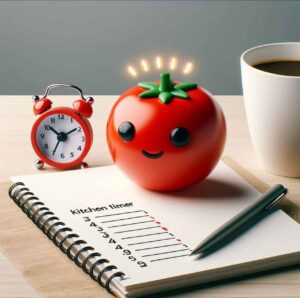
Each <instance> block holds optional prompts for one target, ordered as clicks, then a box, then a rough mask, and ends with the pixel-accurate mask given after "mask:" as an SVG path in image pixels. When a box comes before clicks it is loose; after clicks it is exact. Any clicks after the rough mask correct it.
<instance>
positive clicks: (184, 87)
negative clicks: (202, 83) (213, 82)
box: [174, 83, 197, 91]
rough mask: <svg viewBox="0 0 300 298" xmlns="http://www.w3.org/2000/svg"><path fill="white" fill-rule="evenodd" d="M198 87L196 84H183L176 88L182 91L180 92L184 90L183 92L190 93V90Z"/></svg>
mask: <svg viewBox="0 0 300 298" xmlns="http://www.w3.org/2000/svg"><path fill="white" fill-rule="evenodd" d="M196 87H197V84H196V83H181V84H178V85H175V86H174V88H175V89H177V90H178V89H180V90H183V91H189V90H192V89H194V88H196Z"/></svg>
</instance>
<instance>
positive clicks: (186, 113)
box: [106, 73, 226, 191]
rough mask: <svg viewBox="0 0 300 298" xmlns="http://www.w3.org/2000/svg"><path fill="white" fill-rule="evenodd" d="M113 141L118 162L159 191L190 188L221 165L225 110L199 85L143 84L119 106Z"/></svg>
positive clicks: (110, 129) (111, 123)
mask: <svg viewBox="0 0 300 298" xmlns="http://www.w3.org/2000/svg"><path fill="white" fill-rule="evenodd" d="M106 136H107V143H108V147H109V150H110V153H111V155H112V157H113V160H114V162H115V164H116V165H117V166H118V167H119V168H120V169H121V170H122V171H123V172H124V173H125V174H126V175H127V176H128V177H129V178H131V179H132V180H133V181H135V182H136V183H137V184H139V185H140V186H142V187H144V188H147V189H150V190H155V191H172V190H178V189H182V188H187V187H190V186H192V185H194V184H196V183H198V182H200V181H202V180H204V179H205V178H206V177H207V176H208V175H209V174H210V172H211V171H212V170H213V169H214V167H215V166H216V164H217V163H218V161H219V159H220V157H221V154H222V152H223V148H224V145H225V140H226V125H225V118H224V114H223V112H222V110H221V108H220V106H219V105H218V104H217V103H216V102H215V100H214V99H213V98H212V96H211V95H210V94H208V92H206V91H205V90H204V89H202V88H200V87H198V86H197V84H195V83H177V82H174V81H173V80H171V77H170V74H169V73H162V74H161V76H160V82H141V83H138V85H137V86H134V87H132V88H130V89H128V90H127V91H126V92H125V93H124V94H123V95H121V96H120V98H119V99H118V100H117V102H116V103H115V105H114V106H113V108H112V110H111V113H110V116H109V118H108V122H107V131H106Z"/></svg>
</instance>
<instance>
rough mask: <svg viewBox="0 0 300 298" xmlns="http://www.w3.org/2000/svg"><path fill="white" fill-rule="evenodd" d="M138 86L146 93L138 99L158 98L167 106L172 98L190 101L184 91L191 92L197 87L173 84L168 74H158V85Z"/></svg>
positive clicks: (144, 83)
mask: <svg viewBox="0 0 300 298" xmlns="http://www.w3.org/2000/svg"><path fill="white" fill-rule="evenodd" d="M138 85H139V86H140V87H142V88H144V89H146V91H144V92H142V93H141V94H140V95H139V97H140V98H155V97H158V98H159V100H160V101H161V102H162V103H163V104H168V103H169V102H171V101H172V99H173V98H174V97H176V98H182V99H190V97H189V95H188V93H187V92H186V91H190V90H193V89H195V88H196V87H197V84H195V83H181V84H177V85H176V84H174V83H173V82H172V80H171V76H170V74H169V73H166V72H164V73H161V74H160V84H159V85H158V84H156V83H154V82H140V83H138Z"/></svg>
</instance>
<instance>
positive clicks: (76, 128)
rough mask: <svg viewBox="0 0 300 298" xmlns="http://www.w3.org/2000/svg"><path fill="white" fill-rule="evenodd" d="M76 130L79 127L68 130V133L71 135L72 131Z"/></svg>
mask: <svg viewBox="0 0 300 298" xmlns="http://www.w3.org/2000/svg"><path fill="white" fill-rule="evenodd" d="M76 130H77V128H73V129H72V130H70V131H69V132H67V133H66V135H69V134H70V133H72V132H74V131H76Z"/></svg>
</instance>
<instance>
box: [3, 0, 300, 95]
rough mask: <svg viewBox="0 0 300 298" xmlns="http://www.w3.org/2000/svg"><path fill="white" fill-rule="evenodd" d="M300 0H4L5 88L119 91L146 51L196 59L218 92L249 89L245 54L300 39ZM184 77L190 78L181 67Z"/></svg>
mask: <svg viewBox="0 0 300 298" xmlns="http://www.w3.org/2000/svg"><path fill="white" fill-rule="evenodd" d="M299 16H300V2H298V1H147V2H143V1H120V2H117V1H107V2H106V1H52V2H50V1H44V2H43V1H42V2H37V1H1V2H0V94H35V93H42V92H43V90H44V88H45V87H46V86H47V85H48V84H50V83H53V82H65V83H67V82H69V83H73V84H77V85H79V86H81V87H82V88H83V89H84V91H86V92H87V93H88V94H118V93H120V92H122V90H124V89H126V88H128V87H129V86H130V85H132V84H134V82H135V81H136V80H139V79H140V80H145V79H154V78H155V77H156V75H154V74H153V73H152V74H151V75H149V76H148V77H147V78H146V77H145V76H142V77H139V78H138V79H132V78H130V77H129V76H128V75H127V74H126V72H125V66H126V65H127V64H128V63H132V64H136V63H137V62H138V60H139V58H140V57H146V58H151V59H152V58H153V57H154V55H155V54H157V53H159V54H161V55H162V57H170V56H171V55H176V56H177V57H178V58H179V60H180V61H186V60H188V59H192V60H193V61H195V63H196V66H197V67H196V68H195V72H194V73H193V74H192V75H191V76H189V77H188V78H186V80H192V81H197V82H199V83H200V84H201V85H203V86H205V87H206V88H207V89H209V90H210V91H211V92H213V93H215V94H241V83H240V70H239V56H240V54H241V53H242V52H243V51H244V50H245V49H247V48H249V47H253V46H256V45H259V44H264V43H271V42H280V41H300V17H299ZM176 78H177V79H180V80H182V79H184V78H183V77H182V75H181V74H176Z"/></svg>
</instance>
